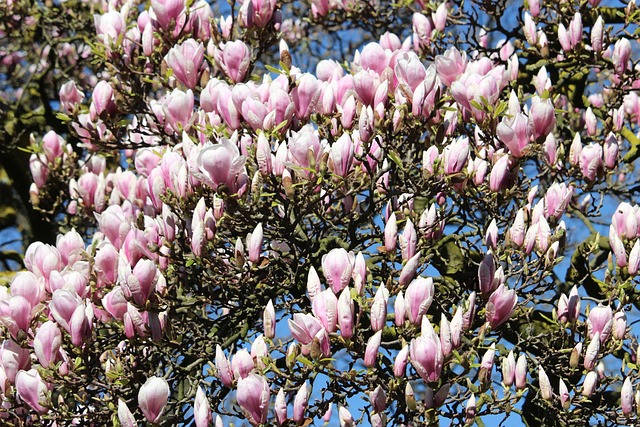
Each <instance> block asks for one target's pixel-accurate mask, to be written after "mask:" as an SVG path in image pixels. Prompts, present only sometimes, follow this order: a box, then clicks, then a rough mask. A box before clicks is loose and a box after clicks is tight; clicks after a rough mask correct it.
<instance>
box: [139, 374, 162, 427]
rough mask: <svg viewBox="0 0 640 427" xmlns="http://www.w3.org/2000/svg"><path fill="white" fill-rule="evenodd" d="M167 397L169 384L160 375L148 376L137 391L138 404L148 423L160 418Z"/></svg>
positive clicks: (155, 421)
mask: <svg viewBox="0 0 640 427" xmlns="http://www.w3.org/2000/svg"><path fill="white" fill-rule="evenodd" d="M168 399H169V384H168V383H167V381H166V380H165V379H164V378H161V377H150V378H149V379H147V382H145V383H144V385H143V386H142V387H140V391H139V392H138V406H139V407H140V410H141V411H142V413H143V414H144V416H145V418H146V419H147V421H148V422H150V423H157V422H158V421H159V420H160V417H161V416H162V413H163V412H164V408H165V406H166V405H167V400H168Z"/></svg>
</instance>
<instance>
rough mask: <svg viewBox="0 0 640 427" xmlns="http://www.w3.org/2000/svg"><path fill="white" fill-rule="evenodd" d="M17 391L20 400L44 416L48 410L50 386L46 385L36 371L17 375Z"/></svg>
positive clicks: (22, 372)
mask: <svg viewBox="0 0 640 427" xmlns="http://www.w3.org/2000/svg"><path fill="white" fill-rule="evenodd" d="M16 391H17V393H18V395H19V396H20V398H21V399H22V400H24V401H25V402H26V403H27V404H28V405H29V406H31V408H33V410H34V411H36V412H38V413H40V414H44V413H46V412H47V411H48V408H47V407H46V406H43V405H48V404H49V403H48V402H47V400H48V398H47V395H48V391H49V385H48V384H47V383H45V382H44V381H43V380H42V378H41V377H40V374H39V373H38V371H37V370H35V369H30V370H28V371H20V372H18V374H17V375H16Z"/></svg>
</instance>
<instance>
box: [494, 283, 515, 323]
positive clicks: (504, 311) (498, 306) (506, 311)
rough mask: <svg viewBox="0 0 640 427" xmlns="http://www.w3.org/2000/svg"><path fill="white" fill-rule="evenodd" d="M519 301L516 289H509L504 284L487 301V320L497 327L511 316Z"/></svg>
mask: <svg viewBox="0 0 640 427" xmlns="http://www.w3.org/2000/svg"><path fill="white" fill-rule="evenodd" d="M517 302H518V295H517V294H516V291H515V289H507V287H506V286H505V285H504V284H502V285H500V286H498V289H496V290H495V291H493V293H492V294H491V296H490V297H489V302H487V322H489V325H491V328H492V329H496V328H497V327H498V326H500V325H502V324H503V323H504V322H506V321H507V320H508V319H509V317H511V314H512V313H513V310H514V308H515V306H516V303H517Z"/></svg>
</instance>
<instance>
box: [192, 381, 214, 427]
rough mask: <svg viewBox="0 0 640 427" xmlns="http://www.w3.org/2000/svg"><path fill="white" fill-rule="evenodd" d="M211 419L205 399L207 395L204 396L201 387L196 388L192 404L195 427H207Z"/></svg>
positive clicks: (209, 408) (209, 409) (207, 400)
mask: <svg viewBox="0 0 640 427" xmlns="http://www.w3.org/2000/svg"><path fill="white" fill-rule="evenodd" d="M211 418H212V416H211V407H210V406H209V399H207V395H206V394H204V390H202V387H200V386H198V391H197V392H196V399H195V401H194V403H193V421H194V422H195V423H196V427H209V423H211Z"/></svg>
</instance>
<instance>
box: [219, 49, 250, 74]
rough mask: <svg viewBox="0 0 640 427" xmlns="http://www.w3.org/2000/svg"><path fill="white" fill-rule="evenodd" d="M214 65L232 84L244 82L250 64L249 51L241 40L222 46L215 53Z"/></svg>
mask: <svg viewBox="0 0 640 427" xmlns="http://www.w3.org/2000/svg"><path fill="white" fill-rule="evenodd" d="M215 58H216V63H217V64H218V65H219V66H220V68H221V69H222V71H223V72H224V74H225V75H226V76H227V77H228V78H230V79H231V81H233V82H234V83H239V82H241V81H243V80H244V78H245V76H246V74H247V71H249V66H250V64H251V50H250V49H249V48H248V47H247V45H246V44H245V43H244V42H243V41H242V40H236V41H230V42H226V43H224V44H222V45H221V46H220V49H219V50H216V52H215Z"/></svg>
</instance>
